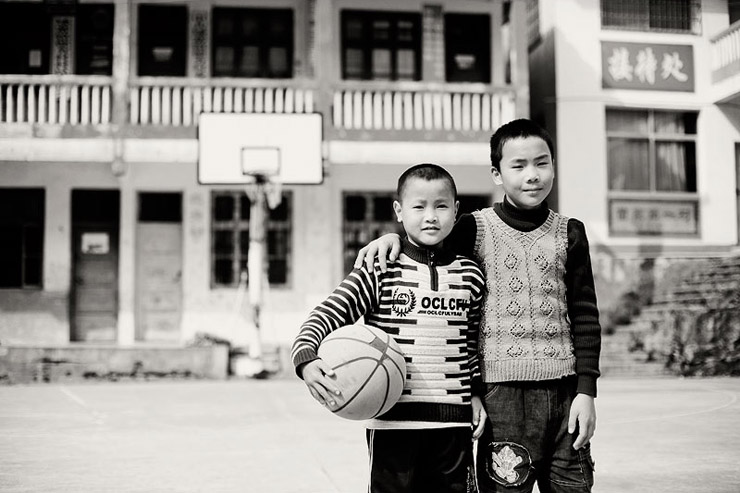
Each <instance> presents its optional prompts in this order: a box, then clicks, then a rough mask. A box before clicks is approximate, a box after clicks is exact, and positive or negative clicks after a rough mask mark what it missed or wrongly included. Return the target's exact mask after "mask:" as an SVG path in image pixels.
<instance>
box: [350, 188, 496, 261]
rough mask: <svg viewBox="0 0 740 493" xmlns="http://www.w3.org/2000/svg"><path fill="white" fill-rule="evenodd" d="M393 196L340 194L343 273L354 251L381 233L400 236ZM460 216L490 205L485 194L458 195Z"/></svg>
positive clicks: (379, 193) (353, 255) (385, 193)
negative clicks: (342, 201) (341, 198)
mask: <svg viewBox="0 0 740 493" xmlns="http://www.w3.org/2000/svg"><path fill="white" fill-rule="evenodd" d="M395 198H396V194H395V193H389V192H349V193H345V194H344V227H343V228H344V245H343V247H344V249H343V251H344V272H345V274H346V273H348V272H350V271H351V270H352V267H353V265H354V263H355V257H357V252H359V251H360V249H361V248H362V247H364V246H365V245H367V244H368V243H369V242H370V241H371V240H374V239H375V238H378V237H379V236H381V235H384V234H385V233H393V232H395V233H398V234H403V228H402V226H401V224H400V223H399V222H398V221H397V220H396V214H395V212H394V211H393V201H394V200H395ZM458 200H459V201H460V209H459V210H458V217H459V216H460V214H465V213H468V212H473V211H475V210H478V209H482V208H484V207H488V206H490V205H491V197H490V196H489V195H460V196H458Z"/></svg>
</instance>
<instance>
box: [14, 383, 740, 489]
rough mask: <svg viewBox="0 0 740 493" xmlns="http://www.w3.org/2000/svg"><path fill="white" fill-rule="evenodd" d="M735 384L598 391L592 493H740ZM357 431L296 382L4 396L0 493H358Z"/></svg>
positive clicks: (42, 390)
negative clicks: (594, 482)
mask: <svg viewBox="0 0 740 493" xmlns="http://www.w3.org/2000/svg"><path fill="white" fill-rule="evenodd" d="M739 398H740V379H704V380H693V379H692V380H684V379H657V380H610V379H608V378H604V379H602V382H601V386H600V397H599V398H598V399H597V411H598V418H599V421H598V429H597V433H596V438H595V439H594V442H593V451H594V457H595V459H596V469H597V473H596V474H597V475H596V481H597V483H596V487H595V488H594V491H595V492H597V493H623V492H632V491H634V492H646V493H669V492H670V493H678V492H691V493H704V492H706V493H725V492H726V493H737V492H739V491H740V399H739ZM365 481H366V453H365V445H364V434H363V429H362V427H361V425H359V424H358V423H353V422H349V421H344V420H342V419H340V418H336V417H335V416H333V415H331V414H330V413H329V412H328V411H326V410H324V409H323V408H321V407H320V406H318V404H316V403H314V402H313V401H312V400H311V398H310V397H309V396H308V393H307V392H306V391H305V388H304V387H303V384H302V383H300V382H298V381H296V380H291V379H280V380H268V381H229V382H202V381H200V382H193V381H190V382H186V381H177V382H129V383H126V382H120V383H105V384H102V383H99V384H98V383H93V384H79V385H63V386H60V385H37V386H5V387H0V491H2V492H4V493H20V492H40V493H51V492H74V493H86V492H94V493H101V492H106V493H107V492H124V493H129V492H209V493H210V492H259V493H281V492H285V493H303V492H306V493H335V492H342V493H345V492H346V493H352V492H358V493H359V492H362V491H365V488H366V486H365Z"/></svg>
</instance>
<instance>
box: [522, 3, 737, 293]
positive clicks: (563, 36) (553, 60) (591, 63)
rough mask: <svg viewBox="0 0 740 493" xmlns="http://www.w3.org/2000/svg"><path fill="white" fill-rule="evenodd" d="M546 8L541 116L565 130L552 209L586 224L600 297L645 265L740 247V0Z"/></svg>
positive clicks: (536, 68)
mask: <svg viewBox="0 0 740 493" xmlns="http://www.w3.org/2000/svg"><path fill="white" fill-rule="evenodd" d="M538 7H539V9H538V12H537V17H538V20H539V29H538V30H537V32H539V36H536V37H534V38H532V39H530V48H531V50H530V69H531V71H530V79H531V81H532V85H531V101H532V107H531V114H532V117H533V118H534V119H536V120H538V121H540V122H542V123H544V124H545V125H546V126H547V127H548V128H549V129H550V130H551V131H552V133H553V134H554V136H555V140H556V147H557V150H556V153H557V159H556V183H557V194H556V196H555V197H554V203H556V204H557V207H558V209H559V210H560V211H561V212H562V213H564V214H565V215H571V216H574V217H578V218H579V219H581V220H583V221H584V223H585V224H586V225H587V227H588V232H589V239H590V242H591V244H592V257H593V259H594V269H595V271H596V274H597V277H598V284H597V289H598V291H599V294H600V300H601V299H603V301H604V303H605V304H607V305H608V304H609V303H610V302H612V301H614V299H615V297H616V296H617V294H618V293H619V291H623V290H624V289H627V288H628V287H629V286H628V285H629V284H630V283H634V282H636V280H637V279H638V278H639V269H640V267H639V266H640V264H642V263H644V260H645V259H651V261H652V260H655V259H657V260H658V264H660V263H661V262H662V261H663V260H666V261H668V260H670V259H678V258H687V257H705V256H723V255H728V254H731V253H732V252H733V251H734V252H737V246H738V243H739V240H738V232H739V231H740V227H739V226H738V225H739V224H740V203H739V200H740V195H738V194H739V193H740V192H738V190H739V189H740V186H739V182H738V179H739V178H738V177H739V176H740V168H738V167H739V166H740V164H739V163H740V111H739V110H740V105H739V103H740V61H739V60H740V23H738V22H737V21H738V19H739V18H740V11H739V10H740V9H739V7H740V5H738V3H737V2H733V1H730V2H728V1H727V0H685V1H674V0H649V1H648V0H645V1H637V2H635V1H625V0H601V1H593V0H558V1H557V2H551V1H548V0H542V1H540V2H539V5H538ZM602 295H603V296H602Z"/></svg>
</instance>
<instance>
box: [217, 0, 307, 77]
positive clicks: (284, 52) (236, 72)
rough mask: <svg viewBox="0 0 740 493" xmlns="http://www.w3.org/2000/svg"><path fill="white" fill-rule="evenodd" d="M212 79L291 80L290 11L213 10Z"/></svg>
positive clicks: (291, 32) (291, 24) (291, 28)
mask: <svg viewBox="0 0 740 493" xmlns="http://www.w3.org/2000/svg"><path fill="white" fill-rule="evenodd" d="M212 65H213V75H214V76H215V77H254V78H290V77H293V11H292V10H290V9H252V8H230V7H229V8H227V7H214V8H213V61H212Z"/></svg>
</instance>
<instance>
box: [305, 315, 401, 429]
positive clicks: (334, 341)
mask: <svg viewBox="0 0 740 493" xmlns="http://www.w3.org/2000/svg"><path fill="white" fill-rule="evenodd" d="M319 357H320V358H321V359H322V360H324V361H325V362H326V363H327V364H328V365H329V366H331V367H332V369H333V370H334V373H335V374H336V377H335V378H336V384H337V386H338V387H339V389H340V390H341V391H342V394H341V395H338V396H333V397H335V401H336V405H334V406H331V407H327V409H329V410H330V411H332V412H333V413H334V414H336V415H337V416H341V417H342V418H346V419H353V420H362V419H370V418H374V417H375V416H379V415H381V414H383V413H384V412H386V411H388V410H389V409H390V408H391V407H392V406H393V405H394V404H395V403H396V402H397V401H398V399H399V397H401V392H402V391H403V386H404V384H405V383H406V362H405V360H404V358H403V353H401V350H400V348H399V347H398V344H397V343H396V341H395V340H394V339H393V338H392V337H391V336H390V335H388V334H386V333H385V332H384V331H382V330H381V329H378V328H375V327H370V326H368V325H363V324H354V325H346V326H344V327H340V328H339V329H337V330H335V331H334V332H332V333H331V334H329V335H328V336H327V337H326V338H325V339H324V340H323V341H322V342H321V345H320V346H319Z"/></svg>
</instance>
